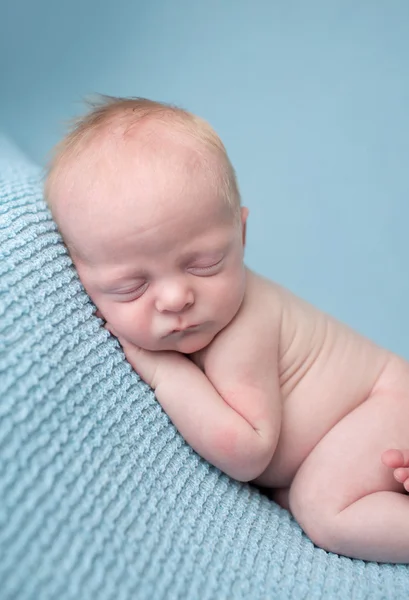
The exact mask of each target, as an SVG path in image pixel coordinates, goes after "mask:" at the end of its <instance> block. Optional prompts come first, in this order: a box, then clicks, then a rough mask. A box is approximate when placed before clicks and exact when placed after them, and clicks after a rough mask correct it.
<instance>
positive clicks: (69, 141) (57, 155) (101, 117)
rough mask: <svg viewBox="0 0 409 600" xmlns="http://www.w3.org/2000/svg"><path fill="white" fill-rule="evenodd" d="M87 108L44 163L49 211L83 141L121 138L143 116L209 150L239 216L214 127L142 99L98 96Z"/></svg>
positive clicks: (235, 192)
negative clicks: (112, 135) (63, 173)
mask: <svg viewBox="0 0 409 600" xmlns="http://www.w3.org/2000/svg"><path fill="white" fill-rule="evenodd" d="M87 104H88V106H89V107H90V110H89V111H88V113H86V114H85V115H83V116H81V117H79V118H77V119H75V120H74V121H73V123H72V127H71V129H70V131H69V132H68V134H67V135H66V136H65V137H64V138H63V139H62V140H61V141H60V142H59V143H58V144H57V145H56V146H55V148H54V150H53V153H52V157H51V160H50V161H49V163H48V166H47V174H46V179H45V185H44V193H45V198H46V201H47V203H48V204H49V206H50V208H51V210H52V208H53V191H52V189H53V185H54V183H55V181H56V179H57V178H58V175H59V172H60V169H61V167H62V166H63V165H64V164H67V163H68V162H69V161H70V159H74V160H75V158H76V157H77V156H79V154H80V153H81V152H82V150H83V149H85V148H86V147H87V144H88V143H89V142H91V141H93V140H95V138H96V137H97V136H98V134H103V133H104V132H105V133H106V132H107V131H110V130H111V131H112V130H114V129H115V131H120V133H121V135H122V136H123V138H126V137H128V135H130V134H132V132H133V130H134V129H135V128H137V126H138V124H141V123H142V122H143V121H146V120H147V119H149V120H152V121H156V122H161V123H165V124H167V125H170V126H171V127H174V128H175V129H176V130H178V131H180V132H182V133H184V134H187V135H189V136H191V137H192V138H193V139H194V140H196V141H198V142H199V143H201V144H202V145H203V147H204V148H207V149H209V150H210V151H211V152H212V153H215V154H216V156H217V157H218V158H219V159H220V161H221V163H222V169H221V171H222V176H221V182H220V183H221V186H222V188H223V189H222V190H221V191H222V194H223V197H224V199H225V201H226V202H227V204H228V206H229V207H230V208H231V209H232V211H233V212H234V214H235V217H238V218H239V208H240V193H239V189H238V184H237V179H236V174H235V171H234V168H233V166H232V164H231V162H230V159H229V157H228V155H227V152H226V149H225V147H224V145H223V142H222V141H221V139H220V138H219V136H218V135H217V133H216V132H215V131H214V129H213V128H212V127H211V126H210V125H209V124H208V123H207V122H206V121H205V120H203V119H202V118H200V117H198V116H196V115H194V114H193V113H190V112H188V111H187V110H184V109H183V108H180V107H177V106H174V105H171V104H165V103H162V102H156V101H153V100H148V99H146V98H119V97H113V96H106V95H100V96H97V97H96V98H94V99H91V100H88V101H87Z"/></svg>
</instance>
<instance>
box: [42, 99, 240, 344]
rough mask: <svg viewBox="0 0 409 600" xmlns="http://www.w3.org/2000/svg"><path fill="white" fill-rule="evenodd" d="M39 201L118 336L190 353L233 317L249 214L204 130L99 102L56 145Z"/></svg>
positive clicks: (177, 114)
mask: <svg viewBox="0 0 409 600" xmlns="http://www.w3.org/2000/svg"><path fill="white" fill-rule="evenodd" d="M45 195H46V199H47V201H48V204H49V206H50V208H51V211H52V213H53V216H54V218H55V220H56V222H57V224H58V226H59V228H60V231H61V233H62V235H63V237H64V240H65V242H66V244H67V247H68V248H69V250H70V253H71V256H72V259H73V261H74V264H75V266H76V268H77V270H78V274H79V276H80V278H81V281H82V283H83V285H84V287H85V289H86V290H87V292H88V294H89V295H90V297H91V298H92V300H93V301H94V303H95V305H96V306H97V307H98V309H99V311H100V313H101V314H102V315H103V316H104V318H105V320H106V321H107V322H108V323H109V324H110V325H111V326H112V328H113V329H114V330H115V331H116V332H117V333H118V335H121V336H122V337H124V338H125V339H127V340H128V341H130V342H132V343H134V344H136V345H138V346H140V347H142V348H146V349H148V350H178V351H179V352H183V353H191V352H195V351H197V350H199V349H201V348H204V347H205V346H207V345H208V344H209V343H210V341H211V340H212V339H213V338H214V337H215V335H217V333H219V331H221V330H222V329H223V328H224V327H225V326H226V325H227V324H228V323H229V322H230V321H231V320H232V319H233V318H234V316H235V315H236V313H237V312H238V310H239V308H240V306H241V303H242V301H243V297H244V290H245V267H244V263H243V253H244V241H245V226H246V219H247V214H248V211H247V209H246V208H244V207H241V205H240V196H239V191H238V187H237V182H236V177H235V174H234V170H233V167H232V165H231V163H230V161H229V159H228V156H227V153H226V151H225V148H224V146H223V144H222V142H221V141H220V139H219V137H218V136H217V134H216V133H215V132H214V131H213V130H212V129H211V127H210V126H209V125H208V124H207V123H206V122H205V121H203V120H201V119H199V118H198V117H196V116H194V115H192V114H190V113H188V112H186V111H184V110H182V109H179V108H175V107H171V106H167V105H163V104H159V103H156V102H152V101H150V100H144V99H114V98H108V99H104V100H103V101H102V102H100V103H98V104H96V105H94V106H93V108H92V110H91V112H90V113H89V114H88V115H86V116H85V117H84V118H82V119H81V120H79V121H78V122H77V124H76V126H75V127H74V129H73V131H72V132H71V133H70V134H69V135H68V136H67V137H66V138H64V139H63V141H62V142H61V143H60V144H59V145H58V146H57V148H56V150H55V154H54V158H53V160H52V162H51V164H50V168H49V172H48V176H47V179H46V183H45Z"/></svg>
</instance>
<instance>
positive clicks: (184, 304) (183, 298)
mask: <svg viewBox="0 0 409 600" xmlns="http://www.w3.org/2000/svg"><path fill="white" fill-rule="evenodd" d="M193 303H194V296H193V292H192V290H191V289H188V288H187V287H184V286H180V285H169V286H166V287H165V288H164V289H163V290H162V293H161V294H160V296H158V298H157V301H156V309H157V310H158V311H159V312H166V311H169V312H182V311H183V310H186V309H187V308H189V307H190V306H192V305H193Z"/></svg>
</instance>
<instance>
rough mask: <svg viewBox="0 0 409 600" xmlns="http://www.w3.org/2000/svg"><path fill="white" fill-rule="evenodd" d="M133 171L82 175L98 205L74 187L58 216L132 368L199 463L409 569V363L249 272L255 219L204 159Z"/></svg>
mask: <svg viewBox="0 0 409 600" xmlns="http://www.w3.org/2000/svg"><path fill="white" fill-rule="evenodd" d="M159 134H160V132H159V133H158V135H159ZM162 141H163V143H164V144H165V143H170V144H173V145H172V148H171V149H170V150H169V152H168V153H167V154H166V157H169V156H170V157H173V156H177V146H178V144H180V143H181V142H180V140H179V141H178V140H176V141H174V140H173V141H171V142H169V140H162ZM183 143H184V142H183ZM175 144H176V146H175ZM127 150H129V148H127ZM107 152H108V156H109V147H108V146H107ZM116 153H117V155H118V154H119V153H118V147H116ZM126 157H128V158H129V156H128V154H126V155H125V154H124V155H121V161H119V162H118V164H114V167H113V169H112V173H111V174H110V171H109V168H108V167H109V164H110V163H109V161H108V162H107V161H105V163H104V164H105V168H104V177H100V178H97V177H94V178H93V181H95V182H97V183H95V186H94V188H92V187H88V188H87V194H85V192H84V190H83V189H82V188H81V184H82V182H83V177H82V176H81V177H75V171H74V172H73V173H71V177H70V181H72V182H73V183H72V184H71V188H70V193H71V194H74V196H75V197H76V198H79V197H81V198H82V204H81V203H79V204H78V206H76V205H75V203H72V202H70V198H69V195H68V192H67V190H66V189H64V187H62V188H61V189H60V190H59V198H58V207H57V209H56V212H57V215H58V219H59V224H60V226H62V230H63V234H64V235H65V236H67V237H68V238H70V240H71V241H72V240H74V244H75V249H76V250H75V252H73V259H74V262H75V264H76V267H77V269H78V273H79V275H80V277H81V280H82V282H83V284H84V286H85V288H86V289H87V291H88V293H89V295H90V296H91V298H92V299H93V300H94V302H95V304H96V305H97V307H98V309H99V311H100V314H101V316H103V317H104V318H105V320H106V323H107V325H106V326H107V328H108V329H109V330H110V331H111V332H112V333H113V334H114V335H116V336H117V337H118V339H119V341H120V342H121V344H122V347H123V349H124V352H125V354H126V357H127V359H128V361H129V362H130V363H131V365H132V366H133V367H134V368H135V370H136V371H137V372H138V373H139V374H140V376H141V377H142V378H143V379H144V380H145V381H146V382H147V383H148V384H149V385H150V386H151V387H152V388H153V389H154V390H155V393H156V397H157V399H158V401H159V402H160V403H161V405H162V406H163V408H164V410H165V411H166V412H167V413H168V415H169V416H170V418H171V420H172V421H173V423H174V424H175V426H176V427H177V429H178V430H179V431H180V433H181V434H182V436H183V437H184V438H185V439H186V440H187V442H188V443H189V444H191V446H192V447H193V448H194V449H195V450H196V451H197V452H198V453H199V454H201V455H202V456H203V457H204V458H206V459H207V460H209V461H210V462H211V463H213V464H214V465H216V466H217V467H219V468H220V469H221V470H223V471H224V472H226V473H227V474H229V475H230V476H232V477H234V478H236V479H239V480H242V481H253V482H255V483H256V484H258V485H262V486H265V487H266V488H270V489H274V490H276V493H275V499H276V501H278V502H279V503H280V504H281V505H282V506H284V507H286V508H288V509H289V510H291V512H292V514H293V515H294V517H295V518H296V520H297V521H298V522H299V523H300V525H301V526H302V528H303V529H304V531H305V532H306V533H307V534H308V535H309V536H310V538H311V539H312V541H313V542H315V543H316V544H317V545H319V546H321V547H322V548H324V549H326V550H329V551H332V552H336V553H339V554H344V555H347V556H350V557H356V558H361V559H365V560H375V561H381V562H401V563H406V562H409V518H408V517H409V497H408V496H406V491H409V450H406V448H408V447H409V435H408V433H407V422H408V420H409V363H407V362H406V361H404V360H403V359H401V358H399V357H397V356H395V355H393V354H391V353H390V352H388V351H386V350H383V349H381V348H379V347H377V346H376V345H375V344H373V343H371V342H370V341H369V340H367V339H365V338H363V337H361V336H360V335H358V334H357V333H355V332H353V331H352V330H350V329H349V328H348V327H346V326H344V325H342V324H341V323H339V322H337V321H336V320H334V319H332V318H331V317H329V316H328V315H326V314H323V313H322V312H320V311H318V310H316V309H315V308H314V307H312V306H310V305H309V304H307V303H306V302H304V301H302V300H301V299H299V298H296V297H295V296H294V295H293V294H291V293H290V292H289V291H287V290H285V289H283V288H282V287H280V286H279V285H277V284H275V283H273V282H271V281H268V280H266V279H264V278H262V277H260V276H259V275H257V274H255V273H254V272H252V271H250V270H249V269H247V268H246V267H245V265H244V262H243V252H244V243H245V232H246V222H247V215H248V211H247V209H245V208H242V209H241V216H240V222H239V223H237V222H236V221H234V220H233V219H231V218H229V214H228V213H226V211H225V207H224V206H223V205H222V201H221V199H220V197H219V196H218V194H217V188H216V187H215V186H214V185H210V184H209V180H208V178H206V177H203V178H201V177H200V168H199V167H197V164H199V163H197V164H196V165H193V166H192V163H191V153H190V149H189V152H185V153H183V152H182V154H180V155H179V156H177V158H178V160H177V162H176V163H175V164H176V165H177V167H178V169H179V171H178V172H177V177H176V176H175V165H173V164H172V160H171V159H168V158H167V162H166V164H163V165H161V168H160V169H158V168H157V167H158V165H157V164H156V163H155V164H154V165H153V166H154V167H155V168H153V167H152V164H153V163H152V164H151V163H149V164H146V165H143V166H144V169H143V171H142V174H141V171H140V170H138V169H136V168H135V165H134V164H133V163H132V161H130V159H129V160H127V158H126ZM152 160H153V159H152ZM209 160H210V159H209ZM183 161H186V165H187V167H188V168H187V167H186V169H185V170H183V169H182V168H181V167H180V165H182V166H183V165H184V164H185V163H184V162H183ZM199 162H200V161H199ZM188 163H189V164H188ZM196 167H197V168H198V171H197V172H196V176H195V177H194V178H192V177H191V173H192V169H193V168H196ZM151 168H153V171H152V172H150V171H149V169H151ZM120 169H122V171H121V170H120ZM135 173H136V175H135ZM158 173H159V174H160V176H158ZM110 175H111V178H112V180H113V181H114V182H116V181H121V182H126V184H127V186H128V187H125V184H124V183H121V186H118V185H116V184H114V183H112V181H111V183H109V177H110ZM105 179H106V180H107V182H105ZM101 182H104V185H102V183H101ZM141 189H142V190H143V193H139V194H138V193H137V190H141ZM114 193H115V194H116V196H115V197H116V202H115V205H113V203H112V195H113V194H114ZM167 193H168V194H169V197H168V198H167V196H166V195H167ZM64 194H65V195H64ZM134 197H137V198H138V209H137V211H136V210H135V206H134V203H135V200H134ZM95 198H97V201H96V200H95ZM144 198H149V201H146V202H144V201H143V199H144ZM192 199H194V202H195V211H193V212H192V210H191V206H192V204H191V203H192V202H193V200H192ZM84 203H86V204H87V210H86V211H84V206H83V205H84ZM87 215H89V216H90V220H89V222H87ZM96 222H97V225H98V226H97V227H96V226H95V223H96ZM77 224H78V227H77ZM79 224H80V226H79Z"/></svg>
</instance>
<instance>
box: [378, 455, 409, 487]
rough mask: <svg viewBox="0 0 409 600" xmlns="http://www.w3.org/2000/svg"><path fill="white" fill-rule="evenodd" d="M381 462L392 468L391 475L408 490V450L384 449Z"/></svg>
mask: <svg viewBox="0 0 409 600" xmlns="http://www.w3.org/2000/svg"><path fill="white" fill-rule="evenodd" d="M382 462H383V464H384V465H386V466H387V467H389V468H391V469H393V476H394V477H395V479H396V481H399V483H401V484H402V485H403V487H404V488H405V490H406V491H407V492H409V450H386V451H385V452H384V453H383V454H382Z"/></svg>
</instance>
